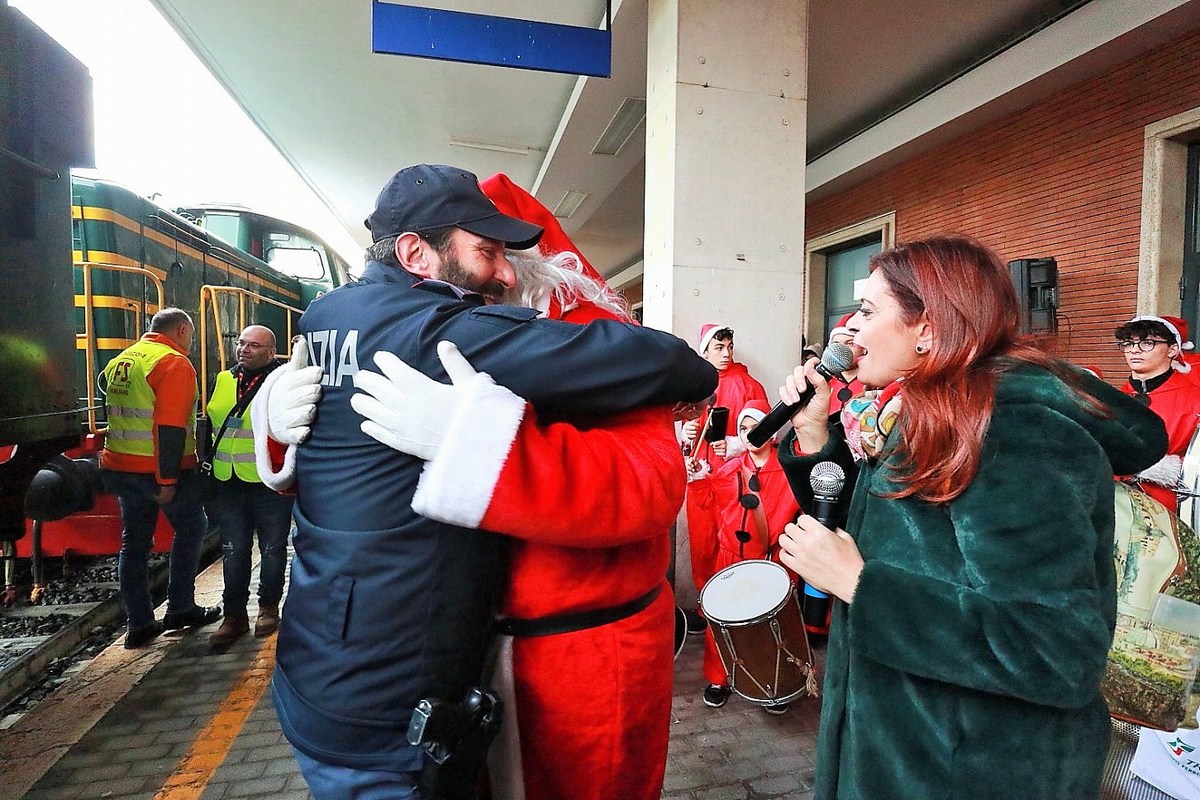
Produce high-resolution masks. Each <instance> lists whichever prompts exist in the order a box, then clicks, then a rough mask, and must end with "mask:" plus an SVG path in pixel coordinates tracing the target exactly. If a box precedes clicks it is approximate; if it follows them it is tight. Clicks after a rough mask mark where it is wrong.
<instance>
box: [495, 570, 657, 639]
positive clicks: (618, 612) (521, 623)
mask: <svg viewBox="0 0 1200 800" xmlns="http://www.w3.org/2000/svg"><path fill="white" fill-rule="evenodd" d="M661 590H662V584H661V583H659V584H658V585H657V586H655V587H654V588H653V589H651V590H650V591H648V592H646V593H645V594H644V595H642V596H641V597H635V598H634V599H633V600H630V601H629V602H628V603H622V604H621V605H619V606H611V607H609V608H597V609H593V610H591V611H572V612H570V613H567V614H550V615H548V616H545V617H536V618H534V619H524V618H521V617H501V618H500V619H498V620H496V630H497V631H499V632H500V633H501V634H504V635H505V636H553V635H555V634H558V633H573V632H574V631H583V630H587V629H588V628H598V627H600V626H601V625H608V624H609V623H611V622H617V621H619V620H623V619H625V618H626V617H632V616H633V615H634V614H636V613H638V612H639V611H642V610H644V609H646V608H648V607H649V606H650V604H651V603H653V602H654V598H656V597H658V593H659V592H660V591H661Z"/></svg>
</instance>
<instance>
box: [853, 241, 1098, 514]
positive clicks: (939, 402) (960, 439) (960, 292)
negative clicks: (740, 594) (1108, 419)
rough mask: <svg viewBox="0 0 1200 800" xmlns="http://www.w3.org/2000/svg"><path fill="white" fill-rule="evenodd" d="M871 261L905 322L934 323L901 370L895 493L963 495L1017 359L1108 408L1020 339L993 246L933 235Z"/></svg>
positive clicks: (1088, 402) (1010, 292) (1012, 295)
mask: <svg viewBox="0 0 1200 800" xmlns="http://www.w3.org/2000/svg"><path fill="white" fill-rule="evenodd" d="M870 269H871V271H872V272H875V271H878V272H880V273H881V274H882V277H883V279H884V281H885V282H886V283H887V285H888V288H889V290H890V291H891V293H892V295H893V296H894V297H895V298H896V301H897V303H898V304H899V306H900V313H901V317H902V318H903V320H904V322H905V323H907V324H914V323H915V322H916V321H917V320H918V319H920V317H921V315H922V314H924V315H925V316H926V318H927V319H928V320H929V321H930V323H931V324H932V327H933V340H932V342H931V348H930V350H929V352H928V353H927V354H926V355H924V356H922V357H921V359H920V361H919V363H918V365H917V367H916V368H915V369H913V370H912V371H911V372H909V373H908V374H906V376H905V381H904V389H903V393H904V411H903V413H902V414H901V417H900V419H901V433H902V444H901V448H902V452H903V455H904V462H903V470H902V472H903V474H902V475H901V476H899V480H900V482H901V484H902V487H901V488H900V489H899V490H897V491H896V492H895V494H894V495H892V496H895V497H907V496H910V495H911V496H916V497H920V498H921V499H924V500H927V501H930V502H934V503H944V502H948V501H950V500H953V499H954V498H955V497H957V496H958V495H960V494H962V493H963V491H964V490H965V489H966V488H967V486H968V485H969V484H970V483H971V481H972V480H973V479H974V477H975V474H976V473H977V472H978V471H979V462H980V457H981V453H982V450H983V437H984V434H985V433H986V431H987V426H988V422H989V420H990V419H991V416H992V409H993V407H994V405H995V393H996V382H997V379H998V377H999V375H1000V374H1001V373H1002V372H1006V371H1008V370H1011V369H1013V368H1015V367H1017V366H1019V365H1021V364H1034V365H1037V366H1040V367H1043V368H1045V369H1047V370H1050V371H1051V372H1053V373H1054V374H1056V375H1058V376H1059V377H1060V378H1062V379H1063V380H1064V381H1066V382H1067V383H1068V384H1070V385H1071V386H1072V387H1073V388H1074V389H1075V391H1076V392H1077V393H1078V395H1079V396H1080V400H1081V402H1082V403H1083V404H1084V405H1085V407H1088V408H1090V409H1091V410H1092V411H1093V413H1096V414H1098V415H1104V414H1105V413H1106V409H1105V408H1104V406H1103V405H1102V404H1101V403H1100V402H1099V401H1098V400H1097V399H1096V398H1094V397H1093V396H1091V395H1090V394H1088V393H1087V392H1086V391H1085V390H1084V389H1083V388H1082V381H1081V379H1080V377H1079V376H1078V375H1077V374H1076V373H1075V372H1074V371H1073V370H1071V369H1070V368H1069V367H1067V366H1066V365H1065V364H1063V363H1061V362H1059V361H1056V360H1055V359H1053V358H1051V357H1050V356H1048V355H1046V354H1045V353H1043V352H1042V351H1040V350H1038V349H1036V348H1034V347H1032V346H1030V345H1028V344H1025V343H1023V342H1022V341H1021V337H1020V332H1019V327H1018V325H1019V315H1018V307H1017V295H1016V291H1015V290H1014V289H1013V284H1012V280H1011V278H1010V277H1009V272H1008V268H1007V266H1005V264H1004V263H1003V262H1002V261H1001V260H1000V257H999V256H998V255H996V253H995V252H993V251H992V250H990V249H988V248H987V247H984V246H983V245H981V244H979V243H978V242H976V241H974V240H972V239H968V238H965V237H935V238H930V239H923V240H919V241H915V242H909V243H908V244H904V245H900V246H898V247H895V248H892V249H891V250H885V251H884V252H882V253H879V254H877V255H875V256H874V257H872V259H871V263H870Z"/></svg>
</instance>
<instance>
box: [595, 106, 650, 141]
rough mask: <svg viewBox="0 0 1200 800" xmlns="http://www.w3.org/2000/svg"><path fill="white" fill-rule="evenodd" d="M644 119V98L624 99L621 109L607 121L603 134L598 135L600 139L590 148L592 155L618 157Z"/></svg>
mask: <svg viewBox="0 0 1200 800" xmlns="http://www.w3.org/2000/svg"><path fill="white" fill-rule="evenodd" d="M645 119H646V98H644V97H626V98H625V100H624V101H622V103H621V107H620V108H618V109H617V113H616V114H613V118H612V119H611V120H609V121H608V127H607V128H605V129H604V133H602V134H600V139H599V140H598V141H597V142H596V146H595V147H593V148H592V153H594V154H595V155H598V156H615V155H618V154H619V153H620V152H621V149H622V148H624V147H625V143H626V142H628V141H629V137H631V136H633V132H634V131H636V130H637V129H638V126H639V125H641V124H642V122H643V121H644V120H645Z"/></svg>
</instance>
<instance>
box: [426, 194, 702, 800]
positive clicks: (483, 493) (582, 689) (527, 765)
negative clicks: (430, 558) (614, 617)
mask: <svg viewBox="0 0 1200 800" xmlns="http://www.w3.org/2000/svg"><path fill="white" fill-rule="evenodd" d="M481 185H482V187H483V189H484V191H485V193H486V194H488V196H489V197H491V198H492V200H493V201H494V202H496V204H497V205H498V206H499V208H500V210H501V211H504V212H505V213H510V214H514V215H516V216H520V217H521V218H523V219H527V220H529V221H531V222H535V223H536V224H540V225H543V226H544V227H546V229H547V234H546V236H544V237H543V240H542V241H543V248H544V249H548V250H549V251H550V252H555V251H560V250H562V249H565V248H564V247H562V246H559V247H555V240H558V241H559V243H560V244H561V242H562V241H564V240H565V241H566V243H567V244H569V240H567V239H566V235H565V234H564V233H563V232H562V230H561V228H560V227H559V226H558V223H557V221H556V220H555V219H554V217H553V215H551V214H550V212H549V211H547V210H545V208H544V207H543V206H541V204H540V203H538V202H537V201H536V200H534V199H533V198H532V197H530V196H529V195H528V193H526V192H525V191H524V190H523V189H520V187H517V186H516V185H515V184H512V183H511V181H509V180H508V178H507V177H506V176H503V175H498V176H494V177H493V178H489V179H487V180H485V181H483V182H482V183H481ZM548 239H549V241H548ZM571 249H573V248H571ZM584 264H585V267H587V268H588V269H590V267H589V265H587V264H586V261H585V262H584ZM589 274H592V275H593V276H594V277H595V278H596V279H597V280H600V279H599V277H598V275H596V274H595V273H594V271H591V272H590V273H589ZM550 315H551V316H553V317H555V318H559V319H563V320H566V321H568V322H577V323H586V322H589V321H591V320H593V319H604V318H607V319H612V318H614V315H613V314H611V313H609V312H608V311H605V310H603V309H600V308H598V307H596V306H594V305H592V304H583V305H579V306H574V307H568V308H567V309H561V308H560V307H558V305H557V304H553V305H552V306H551V310H550ZM514 399H515V400H517V401H518V402H515V403H514V404H513V405H512V407H510V408H506V409H494V410H497V411H498V413H500V414H501V415H502V416H503V415H507V417H508V419H509V424H508V425H505V424H498V423H497V422H496V421H495V420H494V418H493V420H492V422H491V423H490V424H489V426H488V427H489V428H491V429H493V430H496V429H499V430H507V431H510V432H511V434H510V435H509V436H505V437H501V438H500V439H497V440H496V441H495V442H492V443H491V444H490V445H489V446H488V447H486V448H484V449H483V450H481V447H480V445H481V441H480V437H479V430H478V427H479V426H478V424H477V422H478V414H477V413H474V412H473V413H471V414H470V415H469V417H470V418H469V419H467V418H464V419H463V420H462V423H463V424H462V425H461V426H460V427H459V428H457V429H455V427H454V426H453V425H452V426H451V431H450V432H448V434H447V437H446V440H445V441H444V443H443V445H442V447H441V449H440V450H439V452H438V455H437V457H436V458H435V459H434V460H433V461H431V462H429V463H428V464H427V465H426V469H425V472H424V473H423V475H422V477H421V481H420V484H419V485H418V489H417V492H416V495H415V496H414V499H413V508H414V510H416V511H417V512H418V513H421V514H424V515H426V516H430V517H434V518H437V519H442V520H445V521H449V522H454V523H456V524H459V525H466V526H468V527H478V528H483V529H485V530H490V531H496V532H499V533H504V534H508V535H510V536H513V537H515V538H516V539H517V542H516V543H515V545H514V547H513V549H512V551H511V567H510V577H509V585H508V591H507V596H506V598H505V603H504V608H503V613H504V615H505V616H510V617H518V618H524V619H535V618H539V617H544V616H547V615H552V614H562V613H568V612H575V611H587V610H595V609H603V608H611V607H613V606H618V605H621V604H622V603H626V602H628V601H630V600H633V599H636V598H638V597H642V596H644V595H646V594H647V593H648V592H650V591H651V590H653V589H654V588H655V587H660V591H659V593H658V596H657V597H656V599H655V600H654V601H653V602H652V603H651V605H650V606H649V607H647V608H646V609H644V610H642V611H640V612H638V613H636V614H634V615H632V616H630V617H627V618H625V619H623V620H619V621H617V622H613V623H610V624H607V625H601V626H598V627H593V628H588V629H586V630H582V631H575V632H572V633H563V634H556V635H552V636H540V637H516V638H514V640H513V643H512V645H513V661H512V671H513V680H514V684H515V685H514V688H515V695H516V704H517V724H518V726H519V729H520V739H521V765H522V770H523V772H524V783H525V797H526V798H527V799H528V800H557V799H558V798H562V800H567V799H568V798H570V799H571V800H593V799H594V800H602V799H603V800H610V799H611V798H630V799H631V800H642V799H643V798H644V800H652V798H653V799H656V798H658V797H659V796H660V795H661V793H662V784H663V774H664V772H665V769H666V757H667V739H668V734H669V725H670V718H671V688H672V680H673V651H672V647H673V635H674V610H673V606H674V601H673V599H672V594H671V590H670V586H669V585H668V584H667V582H666V578H665V576H666V572H667V567H668V565H669V561H670V538H669V531H670V527H671V523H672V522H673V521H674V519H675V515H676V514H677V513H678V510H679V507H680V505H681V504H682V502H683V494H684V486H685V483H686V471H685V469H684V465H683V460H682V458H681V456H680V452H679V447H678V443H677V442H676V439H675V430H674V424H673V420H672V415H671V412H670V410H669V409H665V408H662V409H645V410H640V411H635V412H630V413H627V414H624V415H621V416H619V417H615V418H610V419H607V420H605V421H604V424H603V425H602V426H601V427H596V428H592V429H589V430H586V431H584V430H580V429H578V428H576V427H574V426H572V425H567V424H562V423H555V424H548V425H539V424H538V420H537V418H536V414H535V413H534V411H533V409H532V408H530V407H527V406H526V405H525V404H524V403H523V402H520V401H519V399H516V398H514ZM463 405H467V404H463ZM516 421H519V422H516ZM485 444H486V443H485Z"/></svg>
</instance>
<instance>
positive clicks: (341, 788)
mask: <svg viewBox="0 0 1200 800" xmlns="http://www.w3.org/2000/svg"><path fill="white" fill-rule="evenodd" d="M292 754H293V755H295V756H296V763H297V764H298V765H300V773H301V774H302V775H303V776H304V780H305V781H306V782H307V783H308V788H309V789H310V790H311V791H312V793H313V797H315V798H316V799H317V800H410V798H411V800H420V798H421V797H422V796H423V795H422V794H421V792H420V790H418V789H417V787H416V782H417V773H415V772H389V771H386V770H374V769H354V768H353V767H339V766H335V765H334V764H326V763H325V762H324V761H317V760H316V759H314V758H309V757H308V756H306V755H304V753H301V752H300V751H299V750H297V749H295V748H294V747H293V748H292Z"/></svg>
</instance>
